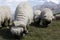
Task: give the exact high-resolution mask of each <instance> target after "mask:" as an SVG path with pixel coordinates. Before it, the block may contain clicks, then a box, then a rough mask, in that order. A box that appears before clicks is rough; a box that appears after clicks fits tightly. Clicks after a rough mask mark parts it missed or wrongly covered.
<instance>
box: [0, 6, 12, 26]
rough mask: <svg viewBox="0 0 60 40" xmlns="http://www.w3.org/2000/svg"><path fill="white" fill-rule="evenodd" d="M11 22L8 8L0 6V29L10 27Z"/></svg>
mask: <svg viewBox="0 0 60 40" xmlns="http://www.w3.org/2000/svg"><path fill="white" fill-rule="evenodd" d="M11 21H12V19H11V11H10V8H9V7H8V6H0V27H2V26H8V25H10V22H11ZM6 23H7V24H6Z"/></svg>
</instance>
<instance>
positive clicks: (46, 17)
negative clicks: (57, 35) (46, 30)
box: [40, 8, 54, 27]
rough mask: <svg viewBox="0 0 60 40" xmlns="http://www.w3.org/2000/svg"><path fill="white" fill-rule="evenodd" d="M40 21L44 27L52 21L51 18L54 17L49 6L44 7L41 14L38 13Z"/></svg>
mask: <svg viewBox="0 0 60 40" xmlns="http://www.w3.org/2000/svg"><path fill="white" fill-rule="evenodd" d="M40 18H41V20H42V21H43V22H42V25H44V26H45V27H48V24H50V23H51V22H52V19H54V16H53V12H52V10H51V9H49V8H45V9H43V10H42V12H41V15H40Z"/></svg>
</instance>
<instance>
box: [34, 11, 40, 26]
mask: <svg viewBox="0 0 60 40" xmlns="http://www.w3.org/2000/svg"><path fill="white" fill-rule="evenodd" d="M40 15H41V11H40V10H35V11H34V23H35V24H37V25H39V23H40Z"/></svg>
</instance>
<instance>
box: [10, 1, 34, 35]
mask: <svg viewBox="0 0 60 40" xmlns="http://www.w3.org/2000/svg"><path fill="white" fill-rule="evenodd" d="M32 20H33V9H32V7H31V5H30V4H29V3H28V2H21V3H20V4H19V5H18V6H17V8H16V11H15V21H14V25H15V26H14V27H16V29H17V30H14V29H15V28H13V27H11V32H12V33H13V31H14V33H15V34H16V35H18V34H20V33H21V30H18V27H19V28H20V27H22V29H23V30H24V31H25V32H26V33H28V30H27V25H29V24H31V23H32ZM12 28H13V29H12ZM16 32H17V33H18V34H17V33H16Z"/></svg>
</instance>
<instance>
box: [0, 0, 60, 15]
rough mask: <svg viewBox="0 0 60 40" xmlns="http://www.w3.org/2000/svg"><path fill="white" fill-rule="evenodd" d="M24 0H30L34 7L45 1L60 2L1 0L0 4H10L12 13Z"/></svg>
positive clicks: (57, 1)
mask: <svg viewBox="0 0 60 40" xmlns="http://www.w3.org/2000/svg"><path fill="white" fill-rule="evenodd" d="M23 1H28V2H29V3H30V4H31V5H32V7H33V6H35V5H37V4H39V3H40V5H42V4H43V3H44V2H46V1H47V2H50V1H52V2H54V3H56V4H59V3H60V0H0V6H6V5H8V6H9V7H10V8H11V12H12V14H14V12H15V9H16V6H17V5H18V4H19V3H20V2H23Z"/></svg>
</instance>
